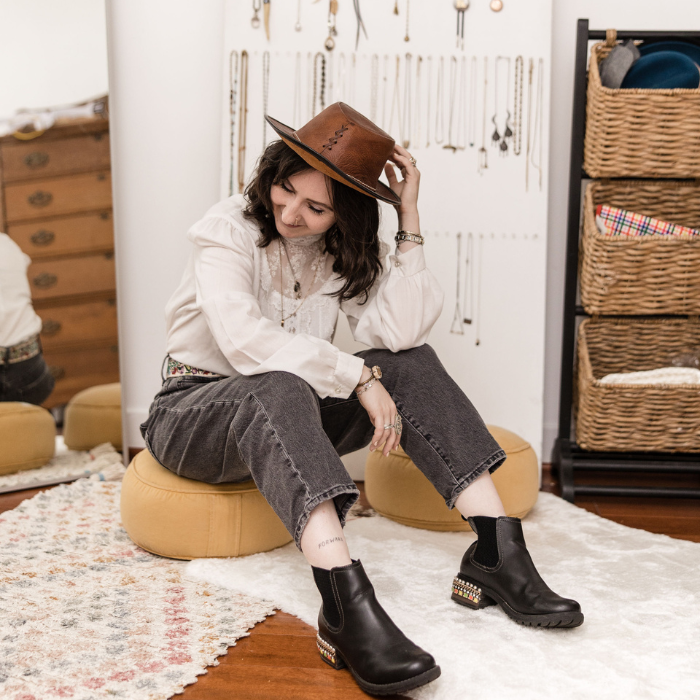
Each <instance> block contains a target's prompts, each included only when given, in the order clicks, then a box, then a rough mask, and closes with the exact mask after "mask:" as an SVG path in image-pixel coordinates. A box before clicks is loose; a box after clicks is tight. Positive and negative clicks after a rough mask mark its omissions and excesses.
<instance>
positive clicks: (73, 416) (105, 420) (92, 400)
mask: <svg viewBox="0 0 700 700" xmlns="http://www.w3.org/2000/svg"><path fill="white" fill-rule="evenodd" d="M63 439H64V441H65V443H66V447H67V448H68V449H69V450H91V449H92V448H93V447H96V446H97V445H101V444H102V443H103V442H111V443H112V446H113V447H114V448H115V449H116V450H121V448H122V391H121V384H119V383H118V382H117V383H115V384H99V385H98V386H91V387H89V388H88V389H83V391H81V392H79V393H77V394H76V395H75V396H74V397H73V398H72V399H71V400H70V401H69V402H68V405H67V406H66V412H65V415H64V418H63Z"/></svg>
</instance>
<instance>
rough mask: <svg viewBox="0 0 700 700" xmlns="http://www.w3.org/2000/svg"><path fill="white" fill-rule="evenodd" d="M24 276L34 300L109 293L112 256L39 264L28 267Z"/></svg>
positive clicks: (112, 276) (112, 277)
mask: <svg viewBox="0 0 700 700" xmlns="http://www.w3.org/2000/svg"><path fill="white" fill-rule="evenodd" d="M27 275H28V277H29V286H30V287H31V291H32V299H35V300H36V299H53V298H56V297H66V296H73V295H75V294H91V293H94V292H108V291H113V290H114V288H115V275H114V256H113V255H112V254H111V253H105V254H103V255H86V256H85V257H83V258H65V259H63V260H45V261H43V260H40V261H38V262H34V263H32V264H31V265H30V266H29V269H28V271H27Z"/></svg>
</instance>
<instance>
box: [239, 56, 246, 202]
mask: <svg viewBox="0 0 700 700" xmlns="http://www.w3.org/2000/svg"><path fill="white" fill-rule="evenodd" d="M247 127H248V52H247V51H246V50H245V49H244V50H243V51H241V108H240V111H239V113H238V192H239V193H240V192H243V188H244V187H245V148H246V130H247Z"/></svg>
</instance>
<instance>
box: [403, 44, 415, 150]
mask: <svg viewBox="0 0 700 700" xmlns="http://www.w3.org/2000/svg"><path fill="white" fill-rule="evenodd" d="M412 72H413V55H412V54H410V53H407V54H406V59H405V63H404V85H403V88H404V92H403V118H402V120H403V124H402V127H403V128H402V129H401V130H402V131H403V134H404V137H405V138H403V147H404V148H408V147H409V146H410V145H411V132H412V131H413V127H412V124H411V106H412V105H411V103H412V102H413V100H412V98H411V77H412V75H411V74H412Z"/></svg>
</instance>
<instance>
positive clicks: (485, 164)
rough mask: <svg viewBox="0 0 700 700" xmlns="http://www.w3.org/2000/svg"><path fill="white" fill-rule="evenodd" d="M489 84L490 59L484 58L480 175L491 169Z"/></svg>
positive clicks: (478, 168)
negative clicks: (487, 130)
mask: <svg viewBox="0 0 700 700" xmlns="http://www.w3.org/2000/svg"><path fill="white" fill-rule="evenodd" d="M488 84H489V59H488V57H487V56H484V103H483V119H482V122H481V148H480V149H479V160H478V165H477V171H478V173H479V175H483V174H484V170H486V169H487V168H488V167H489V161H488V155H489V154H488V153H487V151H486V98H487V92H488Z"/></svg>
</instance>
